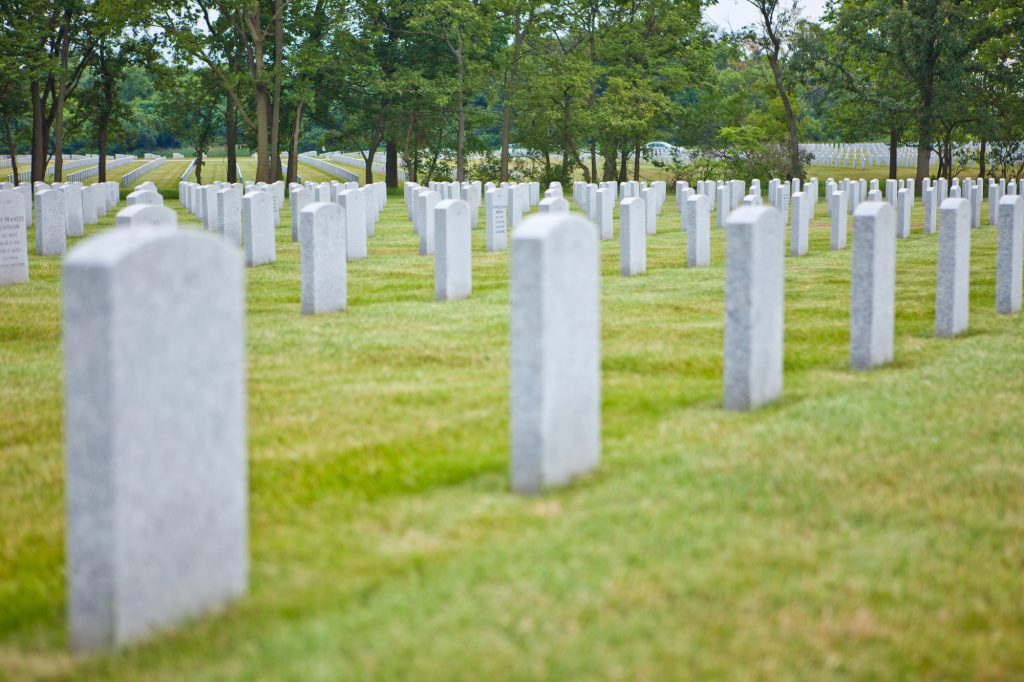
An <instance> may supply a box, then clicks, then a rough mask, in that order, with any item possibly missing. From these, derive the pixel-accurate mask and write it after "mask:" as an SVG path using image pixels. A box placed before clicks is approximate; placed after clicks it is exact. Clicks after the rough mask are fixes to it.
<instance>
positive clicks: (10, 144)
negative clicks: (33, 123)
mask: <svg viewBox="0 0 1024 682" xmlns="http://www.w3.org/2000/svg"><path fill="white" fill-rule="evenodd" d="M4 141H5V142H6V143H7V153H8V154H10V156H11V173H12V174H13V176H14V177H13V178H12V181H13V182H14V186H15V187H17V186H18V185H20V184H21V180H19V179H18V146H17V145H16V144H14V134H13V133H12V132H11V119H10V118H9V117H7V116H4Z"/></svg>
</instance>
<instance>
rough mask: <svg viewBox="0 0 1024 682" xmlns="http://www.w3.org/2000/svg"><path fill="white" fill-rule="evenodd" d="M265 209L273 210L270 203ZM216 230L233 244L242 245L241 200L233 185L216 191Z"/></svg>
mask: <svg viewBox="0 0 1024 682" xmlns="http://www.w3.org/2000/svg"><path fill="white" fill-rule="evenodd" d="M266 210H267V212H268V214H269V213H270V212H272V211H273V210H274V207H273V205H272V203H271V204H267V209H266ZM268 217H269V218H270V219H271V220H273V216H270V215H268ZM217 232H218V233H220V235H221V236H222V237H224V238H225V239H227V240H228V241H229V242H231V243H232V244H234V245H235V246H241V245H242V202H241V199H240V198H239V196H238V190H236V189H235V188H234V187H227V188H225V189H222V190H219V191H218V192H217Z"/></svg>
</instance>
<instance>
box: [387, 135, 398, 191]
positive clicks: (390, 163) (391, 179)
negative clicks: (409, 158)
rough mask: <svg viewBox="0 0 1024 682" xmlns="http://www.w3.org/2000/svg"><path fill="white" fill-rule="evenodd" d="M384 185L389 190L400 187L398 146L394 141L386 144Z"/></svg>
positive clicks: (388, 141)
mask: <svg viewBox="0 0 1024 682" xmlns="http://www.w3.org/2000/svg"><path fill="white" fill-rule="evenodd" d="M384 184H385V185H387V186H388V188H389V189H394V188H395V187H398V145H396V144H395V141H394V140H387V141H386V142H385V143H384Z"/></svg>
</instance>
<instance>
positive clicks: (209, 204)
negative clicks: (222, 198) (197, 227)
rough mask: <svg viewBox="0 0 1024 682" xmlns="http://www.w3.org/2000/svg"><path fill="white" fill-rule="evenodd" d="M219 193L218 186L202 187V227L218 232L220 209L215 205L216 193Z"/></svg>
mask: <svg viewBox="0 0 1024 682" xmlns="http://www.w3.org/2000/svg"><path fill="white" fill-rule="evenodd" d="M218 192H220V185H206V186H204V187H203V227H204V228H206V229H207V230H213V231H218V230H217V226H218V224H219V221H220V208H219V205H218V203H217V193H218Z"/></svg>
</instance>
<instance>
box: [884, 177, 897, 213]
mask: <svg viewBox="0 0 1024 682" xmlns="http://www.w3.org/2000/svg"><path fill="white" fill-rule="evenodd" d="M899 188H900V184H899V181H898V180H894V179H892V178H890V179H888V180H886V181H885V200H886V201H888V202H889V204H890V205H891V206H892V207H893V208H896V194H897V193H898V192H899Z"/></svg>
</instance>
